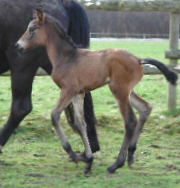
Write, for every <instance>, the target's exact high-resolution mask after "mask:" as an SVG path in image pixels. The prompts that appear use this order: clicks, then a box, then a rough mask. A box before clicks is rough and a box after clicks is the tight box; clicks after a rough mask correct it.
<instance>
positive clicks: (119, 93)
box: [107, 85, 137, 173]
mask: <svg viewBox="0 0 180 188" xmlns="http://www.w3.org/2000/svg"><path fill="white" fill-rule="evenodd" d="M110 89H111V91H112V92H113V94H114V95H115V97H116V99H117V101H118V104H119V107H120V110H121V114H122V116H123V120H124V124H125V135H124V139H123V143H122V146H121V149H120V152H119V155H118V158H117V160H116V161H115V163H114V164H113V165H112V166H110V167H109V168H108V169H107V170H108V172H109V173H114V172H115V170H116V169H117V168H119V167H122V166H123V165H124V163H125V160H126V156H127V152H128V147H129V144H130V141H131V139H132V136H133V134H134V130H135V127H136V123H137V121H136V117H135V115H134V112H133V110H132V108H131V105H130V102H129V90H128V89H127V88H125V87H121V88H120V87H119V88H117V86H116V88H114V86H111V85H110Z"/></svg>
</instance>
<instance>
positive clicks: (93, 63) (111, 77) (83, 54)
mask: <svg viewBox="0 0 180 188" xmlns="http://www.w3.org/2000/svg"><path fill="white" fill-rule="evenodd" d="M16 46H17V48H18V49H19V50H21V51H26V52H27V51H28V50H30V49H33V48H37V47H38V46H44V47H45V48H46V50H47V54H48V57H49V59H50V61H51V64H52V73H51V77H52V79H53V81H54V82H55V83H56V84H57V86H58V87H59V88H60V89H61V93H60V98H59V99H58V102H57V104H56V106H55V108H54V110H53V111H52V113H51V118H52V123H53V126H54V127H55V129H56V131H57V134H58V136H59V138H60V140H61V143H62V146H63V148H64V150H65V151H66V152H67V153H68V155H69V156H70V157H71V158H72V160H73V161H75V162H77V161H84V162H85V163H86V167H85V173H88V172H90V170H91V165H92V163H93V154H92V151H91V148H90V145H89V142H88V139H87V133H86V122H85V120H84V111H83V102H84V94H85V92H87V91H91V90H93V89H96V88H99V87H101V86H103V85H105V84H108V85H109V88H110V90H111V92H112V94H113V95H114V97H115V99H116V100H117V103H118V106H119V109H120V111H121V115H122V117H123V120H124V127H125V134H124V139H123V142H122V146H121V148H120V151H119V155H118V157H117V160H116V161H115V163H114V164H113V165H112V166H110V167H109V168H108V172H110V173H113V172H115V170H116V169H117V168H119V167H122V166H123V165H124V163H125V160H126V158H128V164H129V165H131V164H132V162H133V155H134V151H135V149H136V143H137V141H138V137H139V135H140V132H141V130H142V128H143V125H144V123H145V122H146V120H147V118H148V116H149V114H150V112H151V105H150V104H149V103H148V102H146V101H144V100H143V99H141V98H140V97H139V96H137V94H136V93H135V92H134V87H135V86H136V84H137V83H138V82H139V81H140V80H141V78H142V77H143V74H144V73H143V65H144V64H152V65H155V66H156V67H157V68H158V69H159V70H160V71H161V72H162V73H163V74H164V76H165V77H166V79H167V80H168V81H169V82H171V83H172V84H176V81H177V75H176V74H175V73H174V72H172V71H171V70H170V69H169V68H168V67H167V66H166V65H164V64H163V63H161V62H159V61H157V60H154V59H148V58H146V59H142V58H138V57H136V56H134V55H133V54H131V53H129V52H127V51H125V50H121V49H107V50H99V51H98V50H94V51H92V50H88V49H78V48H77V47H76V45H75V44H73V42H72V40H71V39H70V38H69V36H68V35H67V33H66V31H65V29H64V28H63V27H62V26H61V24H59V23H57V22H56V20H54V19H53V18H52V17H51V16H49V14H47V13H43V12H42V11H41V10H37V11H36V12H35V17H34V19H33V20H32V21H31V22H30V23H29V25H28V28H27V30H26V32H25V33H24V34H23V36H22V37H21V38H20V39H19V40H18V42H17V44H16ZM87 67H88V68H87ZM70 102H72V103H73V105H74V112H75V122H76V124H77V127H78V130H79V132H80V135H81V137H82V140H83V143H84V147H85V152H84V153H82V154H81V155H79V154H77V153H75V152H74V151H73V150H72V148H71V146H70V144H69V142H68V140H67V138H66V135H65V134H64V131H63V129H62V127H61V124H60V122H59V120H60V116H61V113H62V111H63V110H64V109H65V108H66V107H67V106H68V105H69V103H70ZM132 107H134V108H135V109H137V111H138V113H139V120H138V121H137V120H136V116H135V114H134V112H133V110H132ZM127 155H128V157H127Z"/></svg>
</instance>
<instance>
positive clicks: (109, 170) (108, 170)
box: [107, 166, 116, 174]
mask: <svg viewBox="0 0 180 188" xmlns="http://www.w3.org/2000/svg"><path fill="white" fill-rule="evenodd" d="M115 171H116V169H115V168H114V167H112V166H110V167H108V168H107V173H108V174H113V173H114V172H115Z"/></svg>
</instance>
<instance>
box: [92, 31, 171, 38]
mask: <svg viewBox="0 0 180 188" xmlns="http://www.w3.org/2000/svg"><path fill="white" fill-rule="evenodd" d="M90 37H91V38H137V39H150V38H160V39H168V38H169V34H168V33H161V34H160V33H159V34H158V33H157V34H146V33H98V32H91V33H90Z"/></svg>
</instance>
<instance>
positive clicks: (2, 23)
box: [0, 0, 99, 153]
mask: <svg viewBox="0 0 180 188" xmlns="http://www.w3.org/2000/svg"><path fill="white" fill-rule="evenodd" d="M39 3H40V2H39V0H31V1H25V0H16V1H14V0H1V1H0V74H2V73H4V72H6V71H8V70H10V71H11V88H12V104H11V112H10V116H9V118H8V121H7V122H6V123H5V125H4V126H3V127H2V128H1V130H0V153H1V152H2V147H3V146H4V145H5V144H6V142H7V141H8V138H9V137H10V135H11V134H12V133H13V132H14V130H15V129H16V128H17V127H18V125H19V123H20V122H21V121H22V120H23V119H24V117H25V116H26V115H27V114H29V113H30V112H31V110H32V99H31V91H32V83H33V79H34V76H35V74H36V71H37V69H38V67H41V68H43V69H44V70H45V71H46V72H47V73H48V74H51V70H52V66H51V64H50V62H49V59H48V56H47V54H46V51H45V49H44V48H42V47H40V48H38V49H36V50H32V51H31V52H29V53H27V54H23V55H21V56H19V55H18V53H17V49H15V47H14V43H15V42H16V41H17V40H18V38H19V37H20V36H21V35H22V33H23V32H24V31H25V30H26V27H27V25H28V23H29V21H30V20H31V19H32V10H33V9H34V8H37V6H39ZM43 3H44V6H43V9H44V11H46V12H48V13H49V15H51V17H53V18H54V19H55V20H56V22H57V23H59V24H61V25H62V26H63V27H64V29H65V30H66V31H67V32H68V33H69V35H70V36H71V37H72V39H73V41H74V42H75V43H76V44H78V45H81V46H82V47H84V48H86V47H88V45H89V25H88V19H87V15H86V13H85V11H84V9H83V8H82V7H81V6H80V5H79V4H78V3H77V2H75V1H71V0H70V1H63V2H62V1H61V0H43ZM84 110H85V119H86V123H87V132H88V137H89V142H90V145H91V148H92V150H93V152H95V151H98V150H99V144H98V140H97V135H96V130H95V123H96V121H95V117H94V113H93V105H92V100H91V95H90V93H87V94H86V97H85V101H84ZM66 114H67V117H68V120H69V123H70V124H71V125H72V126H73V125H74V117H73V108H72V105H70V106H69V107H68V110H66ZM74 127H75V125H74Z"/></svg>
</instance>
